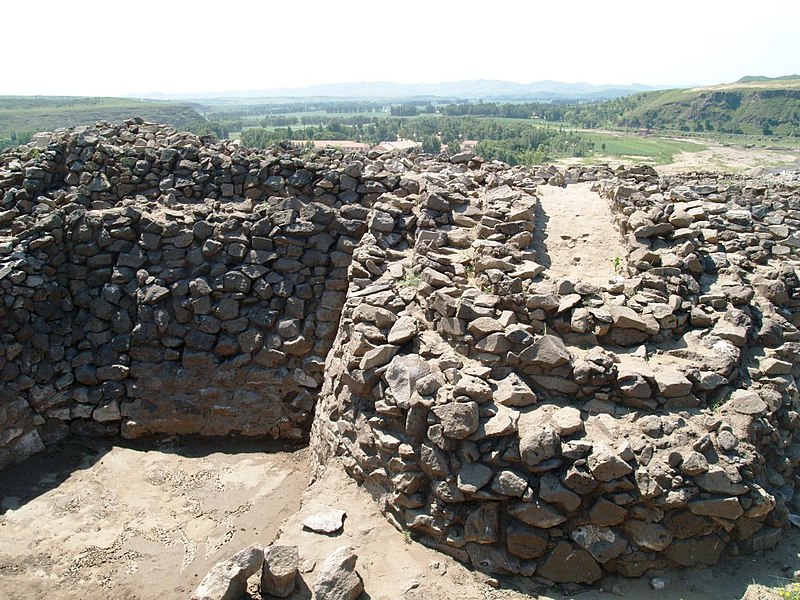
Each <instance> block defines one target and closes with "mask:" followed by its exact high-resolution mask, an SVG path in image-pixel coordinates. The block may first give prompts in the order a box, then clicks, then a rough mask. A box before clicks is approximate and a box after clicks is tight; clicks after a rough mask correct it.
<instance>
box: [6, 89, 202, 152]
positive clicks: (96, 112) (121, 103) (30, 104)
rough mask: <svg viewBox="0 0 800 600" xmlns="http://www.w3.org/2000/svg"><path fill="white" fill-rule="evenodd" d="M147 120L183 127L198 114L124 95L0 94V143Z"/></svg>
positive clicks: (182, 106) (183, 107)
mask: <svg viewBox="0 0 800 600" xmlns="http://www.w3.org/2000/svg"><path fill="white" fill-rule="evenodd" d="M131 117H141V118H143V119H146V120H148V121H157V122H160V123H168V124H170V125H174V126H175V127H179V128H180V127H186V126H187V125H188V124H189V123H191V122H193V121H197V120H202V117H201V116H200V115H199V114H198V113H197V112H196V111H195V110H194V109H193V108H192V107H191V106H190V105H188V104H185V103H174V102H153V101H142V100H132V99H125V98H71V97H38V96H37V97H29V96H2V97H0V146H3V145H6V144H4V143H3V142H4V141H5V142H6V143H8V142H9V141H13V140H16V139H18V138H20V139H21V138H23V137H25V136H26V135H30V134H31V133H36V132H38V131H52V130H53V129H58V128H61V127H75V126H78V125H91V124H93V123H96V122H97V121H110V122H114V121H122V120H125V119H130V118H131Z"/></svg>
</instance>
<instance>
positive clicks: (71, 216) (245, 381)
mask: <svg viewBox="0 0 800 600" xmlns="http://www.w3.org/2000/svg"><path fill="white" fill-rule="evenodd" d="M37 140H38V142H39V144H38V146H39V147H32V148H27V149H23V150H22V151H18V152H16V153H6V154H5V155H3V156H2V158H1V159H0V160H1V161H2V163H0V166H1V171H0V199H2V207H0V208H2V211H1V212H0V236H2V237H0V291H1V292H2V299H3V302H2V305H0V332H2V337H1V338H0V381H2V398H1V399H0V409H2V412H0V465H4V464H6V463H7V462H8V461H10V460H14V459H16V460H20V459H23V458H25V457H26V456H28V455H30V454H31V453H33V452H35V451H38V450H41V449H42V447H43V445H49V444H51V443H53V442H55V441H57V440H59V439H61V438H63V437H64V436H66V435H68V434H69V433H75V434H81V435H90V436H91V435H117V434H120V433H121V434H122V435H123V436H125V437H138V436H141V435H146V434H152V433H179V434H193V433H197V434H202V435H226V434H244V435H267V434H268V435H272V436H274V437H283V438H290V439H297V438H301V437H304V436H305V435H306V433H307V431H308V428H309V417H310V415H311V414H312V412H313V407H314V401H315V397H316V393H317V389H318V387H319V385H320V383H321V381H322V370H323V365H324V360H325V356H326V355H327V353H328V349H329V348H330V345H331V343H332V341H333V338H334V336H335V334H336V331H337V326H338V320H339V311H340V309H341V305H342V303H343V302H344V296H345V292H346V290H347V285H348V284H347V281H348V266H349V264H350V261H351V255H352V253H353V251H354V248H355V246H356V244H357V242H358V240H359V239H360V237H361V235H363V233H364V231H365V230H366V221H367V215H368V212H369V210H368V208H367V207H368V206H370V205H371V204H372V203H374V202H375V201H376V199H377V198H378V197H379V196H380V195H381V194H383V193H385V192H387V191H389V190H395V191H398V192H399V193H403V191H402V190H403V188H402V187H401V185H400V184H401V177H400V176H398V175H396V174H394V173H393V172H391V171H390V170H387V169H384V168H383V164H382V163H380V162H375V163H371V164H370V165H369V166H368V168H365V166H364V161H363V160H361V161H359V160H345V159H344V157H343V155H342V154H341V153H338V154H337V153H332V152H328V153H322V154H320V155H319V156H317V158H316V159H312V160H301V159H299V158H298V156H297V154H298V152H296V151H295V152H287V151H281V150H276V151H273V152H267V153H258V152H255V151H253V150H248V149H244V148H241V147H239V146H238V145H235V144H212V143H211V142H210V141H209V140H201V139H198V138H197V137H195V136H192V135H189V134H184V133H178V132H175V131H173V130H171V129H169V128H167V127H162V126H157V125H153V124H145V123H140V122H133V121H131V122H129V123H126V124H125V125H124V126H109V125H98V127H95V128H91V129H87V130H83V131H81V130H76V131H64V132H57V133H55V134H53V135H52V136H39V137H38V138H37ZM398 165H399V163H398ZM400 166H401V165H400Z"/></svg>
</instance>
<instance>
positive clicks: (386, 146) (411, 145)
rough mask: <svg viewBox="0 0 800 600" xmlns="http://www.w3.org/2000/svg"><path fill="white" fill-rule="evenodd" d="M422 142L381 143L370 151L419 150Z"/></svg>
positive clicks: (398, 141)
mask: <svg viewBox="0 0 800 600" xmlns="http://www.w3.org/2000/svg"><path fill="white" fill-rule="evenodd" d="M421 147H422V142H415V141H413V140H397V141H396V142H381V143H380V144H378V145H377V146H375V147H373V148H372V149H373V150H375V152H391V151H392V150H414V149H415V148H421Z"/></svg>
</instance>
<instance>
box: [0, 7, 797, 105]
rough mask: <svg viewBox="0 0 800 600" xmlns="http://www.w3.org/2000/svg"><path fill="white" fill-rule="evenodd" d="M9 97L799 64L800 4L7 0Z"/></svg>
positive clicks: (770, 71)
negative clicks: (14, 95) (13, 95)
mask: <svg viewBox="0 0 800 600" xmlns="http://www.w3.org/2000/svg"><path fill="white" fill-rule="evenodd" d="M0 14H1V15H2V22H3V25H4V26H3V27H2V34H1V35H0V39H2V40H3V42H4V43H3V47H4V52H5V60H4V61H3V65H2V67H1V68H0V94H56V95H124V94H131V93H145V92H161V93H184V92H200V91H229V90H252V89H269V88H276V87H299V86H306V85H313V84H319V83H334V82H353V81H395V82H399V83H420V82H440V81H458V80H464V79H503V80H508V81H516V82H521V83H529V82H532V81H538V80H542V79H553V80H557V81H565V82H588V83H620V84H629V83H634V82H636V83H645V84H654V85H665V84H672V85H677V84H695V83H698V84H713V83H722V82H729V81H734V80H736V79H738V78H739V77H741V76H743V75H756V74H757V75H770V76H776V75H785V74H789V73H797V72H800V2H798V0H785V1H784V0H759V1H757V2H753V1H750V2H746V3H745V2H740V1H738V0H734V1H712V0H670V1H666V2H664V1H662V2H653V1H648V0H635V1H633V0H631V1H629V0H619V1H614V0H607V1H602V0H585V1H584V0H572V1H564V0H556V1H553V0H551V1H550V2H537V1H532V0H514V1H510V0H485V1H483V2H472V1H465V0H462V1H447V2H442V1H437V0H394V1H392V2H382V1H380V0H372V1H362V0H352V1H348V0H339V1H335V0H287V1H282V2H274V1H271V0H262V1H250V0H229V1H227V2H214V3H213V4H212V3H209V2H203V1H193V2H187V1H183V0H158V1H154V0H137V1H135V2H119V1H116V0H103V1H94V0H71V1H66V0H58V1H52V0H38V1H34V2H32V1H27V0H22V1H18V0H6V1H5V2H4V3H3V6H2V9H0Z"/></svg>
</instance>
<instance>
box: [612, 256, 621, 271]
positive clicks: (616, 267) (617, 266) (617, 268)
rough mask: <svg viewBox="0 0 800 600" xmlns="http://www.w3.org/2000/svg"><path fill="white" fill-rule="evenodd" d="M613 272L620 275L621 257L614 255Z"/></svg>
mask: <svg viewBox="0 0 800 600" xmlns="http://www.w3.org/2000/svg"><path fill="white" fill-rule="evenodd" d="M613 263H614V273H616V274H617V275H622V259H621V258H620V257H619V256H615V257H614V260H613Z"/></svg>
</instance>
